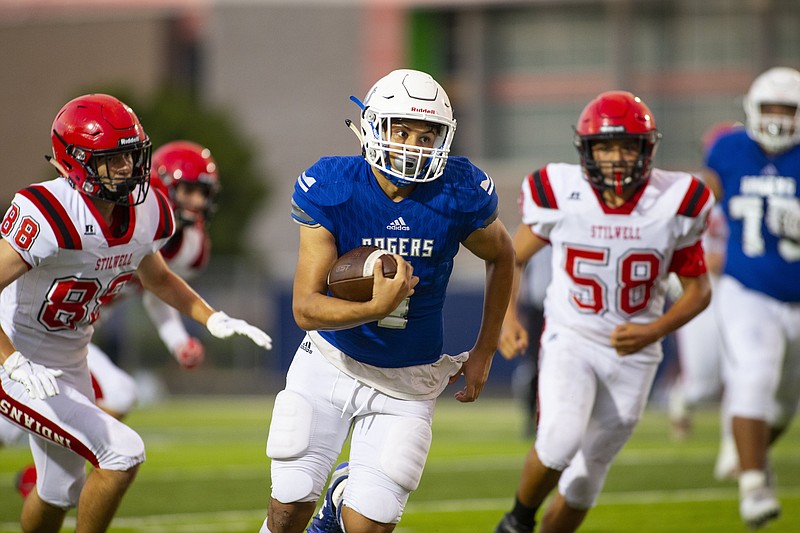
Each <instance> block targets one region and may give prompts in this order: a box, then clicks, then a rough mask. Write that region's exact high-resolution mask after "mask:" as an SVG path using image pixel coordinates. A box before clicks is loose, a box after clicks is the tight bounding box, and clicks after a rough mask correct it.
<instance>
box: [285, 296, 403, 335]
mask: <svg viewBox="0 0 800 533" xmlns="http://www.w3.org/2000/svg"><path fill="white" fill-rule="evenodd" d="M292 312H293V314H294V319H295V322H296V323H297V325H298V327H299V328H300V329H302V330H304V331H313V330H337V329H347V328H352V327H356V326H360V325H361V324H366V323H368V322H375V321H376V320H380V319H382V318H384V317H385V316H386V315H387V314H389V313H388V312H384V311H383V310H379V309H377V308H376V305H375V302H374V301H369V302H351V301H348V300H342V299H339V298H332V297H330V296H326V295H323V294H319V293H314V294H309V295H306V296H304V297H302V298H297V297H295V298H294V299H293V302H292Z"/></svg>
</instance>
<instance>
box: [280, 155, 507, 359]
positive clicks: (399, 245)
mask: <svg viewBox="0 0 800 533" xmlns="http://www.w3.org/2000/svg"><path fill="white" fill-rule="evenodd" d="M494 189H495V188H494V182H493V181H492V180H491V178H489V176H487V175H486V173H484V172H483V171H482V170H480V169H479V168H478V167H476V166H475V165H473V164H472V163H470V161H469V160H468V159H466V158H464V157H450V158H448V160H447V166H446V167H445V170H444V173H443V174H442V175H441V176H440V177H439V178H438V179H436V180H434V181H432V182H428V183H422V184H419V185H417V187H416V189H415V190H414V191H413V192H412V194H411V195H410V196H409V197H408V198H405V199H404V200H402V201H400V202H393V201H392V200H391V199H389V197H387V196H386V194H385V193H384V192H383V190H382V189H381V188H380V185H379V184H378V182H377V180H376V179H375V176H374V175H373V173H372V167H371V166H370V165H369V163H367V162H366V160H364V158H363V157H361V156H347V157H326V158H322V159H320V160H319V161H318V162H317V163H315V164H314V165H313V166H312V167H311V168H309V169H308V170H307V171H305V172H304V173H303V174H302V175H301V176H300V177H299V178H298V179H297V183H296V184H295V188H294V194H293V195H292V217H293V218H294V219H295V221H296V222H298V223H300V224H304V225H309V226H316V225H321V226H323V227H324V228H325V229H327V230H328V231H330V232H331V233H332V234H333V236H334V237H335V238H336V247H337V251H338V254H339V255H342V254H343V253H345V252H347V251H348V250H351V249H352V248H355V247H356V246H361V245H365V244H366V245H374V246H378V247H380V248H384V249H386V250H388V251H390V252H392V253H395V254H398V255H402V256H403V258H405V259H406V260H407V261H408V262H409V263H411V265H412V266H413V267H414V274H415V275H416V276H419V284H418V285H417V286H416V288H415V289H414V294H413V295H412V296H411V297H410V299H409V301H408V311H407V315H406V316H405V319H406V320H402V318H401V317H398V318H400V320H399V321H397V322H394V323H393V324H388V326H389V327H386V326H387V324H382V323H381V322H384V321H381V322H371V323H368V324H363V325H361V326H357V327H353V328H349V329H343V330H338V331H320V332H319V333H320V335H322V336H323V337H324V338H325V339H326V340H327V341H328V342H330V343H331V344H333V345H334V346H336V347H337V348H338V349H339V350H341V351H343V352H344V353H346V354H347V355H348V356H350V357H352V358H353V359H356V360H358V361H361V362H363V363H367V364H370V365H373V366H378V367H384V368H398V367H405V366H412V365H420V364H428V363H432V362H434V361H436V360H437V359H438V358H439V357H440V356H441V353H442V335H443V331H442V330H443V328H442V324H443V322H442V321H443V318H442V307H443V305H444V297H445V292H446V289H447V283H448V280H449V279H450V273H451V272H452V270H453V258H454V257H455V255H456V253H457V252H458V249H459V245H460V243H461V241H463V240H464V239H466V238H467V237H468V236H469V235H470V234H471V233H472V232H473V231H475V230H476V229H479V228H483V227H486V226H488V225H489V224H490V223H491V222H492V221H493V220H494V218H496V216H497V194H496V193H495V190H494Z"/></svg>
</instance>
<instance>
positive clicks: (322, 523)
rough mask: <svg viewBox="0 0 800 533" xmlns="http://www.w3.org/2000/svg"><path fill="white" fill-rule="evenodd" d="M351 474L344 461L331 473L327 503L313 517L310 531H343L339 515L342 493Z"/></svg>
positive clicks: (336, 532) (330, 532) (334, 532)
mask: <svg viewBox="0 0 800 533" xmlns="http://www.w3.org/2000/svg"><path fill="white" fill-rule="evenodd" d="M349 475H350V468H349V465H348V463H342V464H340V465H339V466H337V467H336V469H335V470H334V471H333V474H332V475H331V482H330V484H329V485H328V491H327V492H326V493H325V503H323V504H322V508H321V509H320V510H319V513H317V515H316V516H315V517H314V518H312V519H311V524H309V526H308V529H307V530H306V531H307V532H308V533H343V532H342V528H341V527H340V526H339V516H340V515H341V513H342V511H341V507H340V505H339V504H341V503H342V495H343V494H344V486H345V481H347V478H348V476H349Z"/></svg>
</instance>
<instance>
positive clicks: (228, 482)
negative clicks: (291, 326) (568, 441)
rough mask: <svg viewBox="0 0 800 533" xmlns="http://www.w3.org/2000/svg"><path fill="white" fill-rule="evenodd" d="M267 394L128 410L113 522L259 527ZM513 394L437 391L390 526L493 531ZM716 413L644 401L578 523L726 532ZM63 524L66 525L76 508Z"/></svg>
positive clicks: (783, 528)
mask: <svg viewBox="0 0 800 533" xmlns="http://www.w3.org/2000/svg"><path fill="white" fill-rule="evenodd" d="M270 408H271V398H266V397H265V398H192V399H179V400H171V401H168V402H165V403H162V404H159V405H156V406H152V407H146V408H140V409H138V410H137V411H135V412H134V413H133V414H132V415H131V416H130V418H129V419H128V423H129V424H130V425H131V426H132V427H134V428H136V429H137V430H138V431H139V433H140V434H141V435H142V436H143V437H144V440H145V442H146V444H147V458H148V459H147V462H146V463H145V464H144V465H143V467H142V469H141V471H140V473H139V476H138V478H137V480H136V482H135V483H134V485H133V487H132V488H131V490H130V491H129V492H128V494H127V495H126V497H125V500H124V501H123V503H122V507H121V508H120V510H119V512H118V513H117V518H116V519H115V521H114V523H113V525H112V528H111V531H113V532H118V533H122V532H148V533H154V532H176V533H177V532H210V533H214V532H219V533H223V532H250V533H254V532H256V531H258V528H259V526H260V524H261V521H262V520H263V517H264V510H265V508H266V503H267V498H268V494H269V481H268V461H267V459H266V457H265V455H264V446H265V441H266V428H267V425H268V419H269V414H270ZM521 427H522V420H521V410H520V408H519V406H518V405H517V404H516V403H514V402H512V401H511V400H500V399H491V398H482V399H481V400H480V401H479V402H477V403H475V404H470V405H461V404H458V403H457V402H456V401H455V400H453V399H452V398H451V397H450V396H444V397H443V398H442V399H441V400H440V401H439V405H438V408H437V418H436V420H435V421H434V442H433V446H432V448H431V454H430V458H429V459H428V465H427V467H426V470H425V475H424V477H423V478H422V482H421V485H420V488H419V490H418V491H417V492H416V493H415V494H413V495H412V496H411V499H410V500H409V503H408V506H407V508H406V513H405V516H404V518H403V521H402V523H401V525H400V526H399V527H398V528H397V529H396V531H397V532H399V533H412V532H414V533H423V532H457V533H462V532H463V533H473V532H474V533H492V531H493V530H494V526H495V524H496V523H497V521H498V520H499V518H500V517H501V516H502V514H503V513H504V512H505V511H506V510H507V509H508V508H509V507H510V505H511V503H512V498H513V494H514V489H515V486H516V483H517V479H518V469H519V467H520V465H521V464H522V459H523V456H524V454H525V452H526V451H527V449H528V445H529V443H528V442H526V441H525V440H523V439H522V438H521V436H520V435H521ZM717 431H718V424H717V420H716V415H715V413H714V412H712V411H708V412H702V413H700V414H699V415H698V417H697V419H696V428H695V433H694V435H693V436H692V437H691V438H690V439H689V440H688V441H686V442H681V443H675V442H672V441H671V440H670V439H669V438H668V429H667V423H666V419H665V416H664V414H663V413H661V412H659V411H655V410H653V411H648V413H647V414H646V415H645V418H644V420H643V421H642V423H641V424H640V425H639V427H638V429H637V431H636V433H635V434H634V437H633V439H632V440H631V442H629V443H628V445H627V446H626V448H625V449H624V450H623V451H622V453H621V454H620V456H619V457H618V458H617V461H616V463H615V464H614V466H613V467H612V469H611V473H610V475H609V478H608V482H607V484H606V488H605V490H604V492H603V495H602V496H601V497H600V501H599V502H598V506H597V508H595V509H594V510H592V512H591V513H590V514H589V517H588V519H587V520H586V522H585V523H584V527H583V528H582V531H585V532H595V533H601V532H602V533H624V532H630V533H634V532H635V533H641V532H649V533H658V532H725V533H728V532H736V531H746V528H745V527H744V526H743V525H742V524H741V523H740V522H739V519H738V512H737V508H738V502H737V492H736V486H735V485H734V484H733V483H718V482H716V481H714V480H713V478H712V476H711V471H712V467H713V462H714V457H715V453H716V446H717ZM28 462H29V452H28V451H27V449H24V448H12V449H4V450H1V451H0V532H3V533H5V532H15V531H18V530H19V529H18V526H17V525H16V520H17V517H18V514H19V510H20V506H21V499H20V498H19V496H18V495H17V493H16V492H15V491H14V489H13V488H12V484H13V480H14V474H15V472H16V471H17V470H18V469H19V468H20V467H22V466H23V465H25V464H27V463H28ZM773 463H774V465H775V469H776V471H777V474H778V485H779V497H780V499H781V501H782V503H783V516H782V517H781V519H780V520H779V521H777V522H775V523H774V524H771V525H770V526H768V527H767V528H765V530H764V531H768V532H775V533H778V532H787V533H788V532H797V531H800V430H797V429H793V430H792V431H791V432H790V433H789V434H788V435H787V436H786V438H785V439H784V440H782V441H781V442H780V443H779V445H778V446H777V448H776V450H775V452H774V454H773ZM66 526H67V527H65V528H64V530H63V531H72V529H71V527H69V526H74V513H71V514H70V515H69V517H68V522H67V524H66Z"/></svg>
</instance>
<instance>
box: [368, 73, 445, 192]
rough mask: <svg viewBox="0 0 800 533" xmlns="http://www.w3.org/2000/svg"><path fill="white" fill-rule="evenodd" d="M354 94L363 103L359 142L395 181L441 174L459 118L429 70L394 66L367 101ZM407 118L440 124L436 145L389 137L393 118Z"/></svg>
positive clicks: (429, 178)
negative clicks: (413, 144) (411, 143)
mask: <svg viewBox="0 0 800 533" xmlns="http://www.w3.org/2000/svg"><path fill="white" fill-rule="evenodd" d="M352 99H353V100H354V101H355V102H356V103H358V104H359V105H360V106H361V109H362V111H361V147H362V149H363V152H364V157H365V158H366V159H367V161H368V162H369V164H370V165H372V166H373V167H375V168H377V169H378V170H380V171H381V172H383V174H384V175H386V176H387V177H388V178H389V179H390V180H392V182H393V183H395V184H396V185H408V184H410V183H424V182H427V181H433V180H435V179H436V178H438V177H439V176H441V175H442V172H444V167H445V164H446V163H447V155H448V153H449V152H450V145H451V144H452V142H453V134H454V133H455V130H456V121H455V119H454V118H453V108H452V107H451V106H450V99H449V98H448V97H447V93H445V92H444V89H443V88H442V86H441V85H439V84H438V83H437V82H436V80H434V79H433V78H432V77H431V76H430V75H429V74H426V73H424V72H420V71H418V70H408V69H401V70H395V71H393V72H390V73H389V74H387V75H386V76H384V77H383V78H381V79H380V80H378V81H377V83H375V85H373V86H372V89H370V90H369V92H368V93H367V97H366V98H365V99H364V102H363V104H362V103H361V102H358V99H356V98H352ZM403 119H406V120H409V119H410V120H423V121H425V122H429V123H432V124H435V125H437V126H438V133H437V135H436V140H435V142H434V144H433V147H432V148H422V147H418V146H408V145H405V144H402V143H395V142H391V141H390V140H389V139H390V133H389V132H391V128H392V121H397V120H403ZM392 163H394V164H392ZM398 169H402V170H398Z"/></svg>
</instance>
